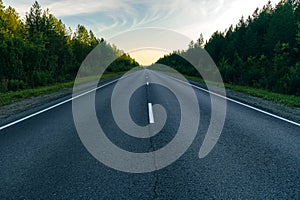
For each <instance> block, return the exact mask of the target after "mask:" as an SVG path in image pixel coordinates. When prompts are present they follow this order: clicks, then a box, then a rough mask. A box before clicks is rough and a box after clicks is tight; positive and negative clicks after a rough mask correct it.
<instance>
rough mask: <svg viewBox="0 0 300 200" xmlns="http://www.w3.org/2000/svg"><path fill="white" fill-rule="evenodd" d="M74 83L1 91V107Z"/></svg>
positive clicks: (109, 74) (111, 73) (67, 87)
mask: <svg viewBox="0 0 300 200" xmlns="http://www.w3.org/2000/svg"><path fill="white" fill-rule="evenodd" d="M124 73H125V72H108V73H104V74H103V75H102V77H101V80H104V79H108V78H112V77H115V76H119V75H122V74H124ZM95 80H99V77H95V76H94V77H84V78H82V79H81V80H80V83H82V84H85V83H88V82H90V81H95ZM73 85H74V81H69V82H64V83H55V84H53V85H50V86H41V87H37V88H30V89H23V90H18V91H9V92H0V107H1V106H4V105H8V104H11V103H14V102H17V101H20V100H22V99H27V98H31V97H37V96H40V95H45V94H50V93H52V92H57V91H60V90H64V89H71V88H72V87H73Z"/></svg>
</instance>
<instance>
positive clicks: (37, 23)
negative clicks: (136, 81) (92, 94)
mask: <svg viewBox="0 0 300 200" xmlns="http://www.w3.org/2000/svg"><path fill="white" fill-rule="evenodd" d="M100 43H103V44H104V45H105V46H106V47H107V51H109V52H111V55H117V57H118V59H117V60H116V61H115V62H113V63H112V64H111V66H109V68H108V70H107V71H109V72H120V71H128V70H129V69H131V68H132V67H135V66H137V65H138V63H137V62H136V61H135V60H133V59H132V58H131V57H130V56H129V55H128V54H124V53H123V52H122V51H120V50H118V49H117V47H116V46H114V45H110V44H109V43H107V42H106V41H105V40H104V39H103V38H100V39H99V38H97V37H96V36H95V35H94V33H93V32H92V31H91V30H87V29H86V28H85V27H84V26H83V25H78V26H77V29H76V30H75V31H74V32H73V31H72V30H71V29H70V28H67V27H66V25H65V24H63V22H62V21H61V20H59V19H57V18H56V17H55V16H54V15H53V14H51V13H50V11H49V10H48V9H45V10H43V9H42V8H41V6H40V5H39V3H38V2H35V3H34V4H33V6H32V7H31V8H30V10H29V12H28V13H27V14H26V17H25V19H24V20H22V19H21V18H20V16H19V15H18V13H17V11H16V10H15V9H14V8H12V7H7V8H6V7H5V6H4V5H3V2H2V0H0V92H8V91H16V90H21V89H27V88H36V87H40V86H47V85H51V84H54V83H60V82H66V81H72V80H74V79H75V77H76V74H77V71H78V69H79V67H80V65H81V63H82V61H83V60H84V59H85V57H86V56H87V55H88V54H89V52H90V51H91V50H93V49H94V48H95V47H96V46H97V45H98V44H100Z"/></svg>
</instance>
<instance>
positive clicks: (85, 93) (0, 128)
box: [0, 74, 129, 131]
mask: <svg viewBox="0 0 300 200" xmlns="http://www.w3.org/2000/svg"><path fill="white" fill-rule="evenodd" d="M128 76H129V74H128V75H126V76H123V77H121V78H119V79H116V80H113V81H111V82H109V83H106V84H103V85H101V86H99V87H96V88H94V89H92V90H89V91H87V92H84V93H82V94H79V95H77V96H75V97H72V98H70V99H67V100H65V101H62V102H60V103H57V104H55V105H53V106H50V107H48V108H45V109H43V110H40V111H38V112H36V113H33V114H31V115H28V116H26V117H23V118H21V119H18V120H16V121H14V122H11V123H9V124H6V125H4V126H1V127H0V131H1V130H3V129H5V128H8V127H10V126H13V125H15V124H18V123H20V122H22V121H25V120H27V119H29V118H32V117H34V116H36V115H39V114H41V113H44V112H46V111H48V110H51V109H53V108H56V107H58V106H61V105H63V104H65V103H68V102H70V101H72V100H74V99H77V98H79V97H82V96H84V95H87V94H89V93H91V92H93V91H95V90H98V89H100V88H103V87H105V86H107V85H110V84H112V83H115V82H117V81H119V80H121V79H124V78H126V77H128Z"/></svg>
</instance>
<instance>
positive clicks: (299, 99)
mask: <svg viewBox="0 0 300 200" xmlns="http://www.w3.org/2000/svg"><path fill="white" fill-rule="evenodd" d="M185 77H186V78H187V79H188V80H191V81H195V82H198V83H204V81H203V79H202V78H200V77H197V76H185ZM225 88H226V89H230V90H233V91H237V92H242V93H245V94H249V95H252V96H255V97H259V98H262V99H264V100H267V101H271V102H273V103H278V104H282V105H286V106H289V107H298V108H300V96H296V95H286V94H279V93H274V92H270V91H267V90H264V89H257V88H253V87H248V86H241V85H233V84H229V83H225Z"/></svg>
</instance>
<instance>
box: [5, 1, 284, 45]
mask: <svg viewBox="0 0 300 200" xmlns="http://www.w3.org/2000/svg"><path fill="white" fill-rule="evenodd" d="M267 1H268V0H59V1H54V0H39V3H40V4H41V6H42V8H49V9H50V12H51V13H53V14H55V16H57V17H58V18H60V19H62V20H63V22H64V23H65V24H66V25H67V26H70V27H71V28H72V29H73V30H74V29H75V27H76V26H77V24H83V25H84V26H86V27H87V28H88V29H92V30H93V32H94V33H95V34H96V35H97V36H98V37H103V38H105V39H108V40H109V38H111V37H113V36H115V35H117V34H119V33H121V32H124V31H128V30H134V29H138V28H145V27H157V28H165V29H170V30H173V31H176V32H179V33H181V34H183V35H186V36H187V37H189V38H191V39H193V40H196V39H197V38H198V37H199V35H200V33H203V35H204V38H205V39H209V37H210V36H211V34H212V33H213V32H215V31H216V30H220V31H224V30H225V29H226V28H228V27H229V26H230V25H231V24H236V23H237V22H238V20H239V19H240V18H241V16H242V15H244V16H248V15H251V14H252V13H253V11H254V10H255V9H256V8H257V7H259V8H262V6H263V5H265V4H266V3H267ZM3 2H4V5H5V6H8V5H11V6H13V7H14V8H16V9H17V11H18V12H19V14H20V15H21V16H22V17H24V16H25V13H26V12H27V11H28V10H29V8H30V7H31V5H32V4H33V2H34V0H3ZM272 2H273V4H275V3H278V2H279V0H273V1H272Z"/></svg>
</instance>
